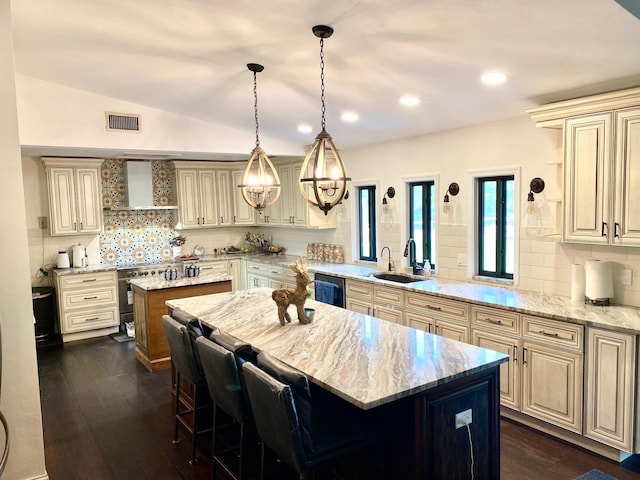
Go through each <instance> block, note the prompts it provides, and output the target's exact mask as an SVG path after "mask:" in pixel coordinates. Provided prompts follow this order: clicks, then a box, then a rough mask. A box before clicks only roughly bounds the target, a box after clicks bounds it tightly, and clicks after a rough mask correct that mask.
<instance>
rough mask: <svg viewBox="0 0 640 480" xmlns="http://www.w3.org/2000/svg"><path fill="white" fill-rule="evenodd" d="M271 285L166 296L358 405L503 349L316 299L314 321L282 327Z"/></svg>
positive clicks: (460, 373) (481, 365)
mask: <svg viewBox="0 0 640 480" xmlns="http://www.w3.org/2000/svg"><path fill="white" fill-rule="evenodd" d="M272 291H273V290H272V289H270V288H255V289H251V290H240V291H237V292H233V293H218V294H214V295H203V296H199V297H190V298H183V299H179V300H168V301H167V302H166V304H167V305H168V306H169V307H172V308H181V309H182V310H184V311H186V312H188V313H190V314H192V315H195V316H197V317H198V318H199V319H200V320H201V321H202V322H204V323H206V324H208V325H210V326H215V327H217V328H219V329H221V330H223V331H224V332H226V333H228V334H230V335H233V336H235V337H237V338H239V339H242V340H243V341H245V342H248V343H250V344H251V345H252V346H253V347H254V348H256V349H258V350H261V351H266V352H269V353H270V354H272V355H273V356H275V357H276V358H278V359H280V360H282V361H284V362H285V363H287V364H289V365H290V366H292V367H294V368H297V369H298V370H300V371H302V372H304V373H305V374H306V375H307V376H308V377H309V379H310V380H311V381H313V382H314V383H316V384H318V385H320V386H322V387H323V388H325V389H327V390H329V391H331V392H333V393H335V394H336V395H338V396H340V397H342V398H343V399H345V400H347V401H349V402H351V403H353V404H354V405H357V406H359V407H360V408H363V409H370V408H373V407H376V406H379V405H382V404H385V403H388V402H391V401H393V400H396V399H399V398H403V397H407V396H409V395H412V394H415V393H418V392H421V391H425V390H428V389H429V388H432V387H435V386H437V385H440V384H443V383H447V382H450V381H453V380H455V379H457V378H462V377H465V376H469V375H472V374H474V373H478V372H481V371H484V370H487V369H488V368H492V367H496V366H498V365H499V364H501V363H503V362H505V361H507V360H508V356H507V355H503V354H501V353H497V352H494V351H492V350H487V349H484V348H480V347H476V346H473V345H468V344H466V343H461V342H457V341H455V340H450V339H447V338H444V337H439V336H437V335H433V334H430V333H427V332H424V331H421V330H415V329H413V328H408V327H404V326H402V325H397V324H394V323H391V322H387V321H385V320H380V319H378V318H375V317H371V316H369V315H363V314H360V313H356V312H351V311H349V310H345V309H342V308H338V307H334V306H332V305H327V304H324V303H320V302H316V301H315V300H307V302H306V303H305V307H310V308H314V309H315V311H316V312H315V318H314V321H313V322H312V323H310V324H306V325H303V324H301V323H299V322H298V321H297V314H296V310H295V307H293V306H291V307H289V310H288V311H289V314H290V315H291V316H292V319H293V320H292V322H291V323H288V324H286V325H285V326H284V327H282V326H280V322H279V321H278V311H277V306H276V304H275V302H274V301H273V300H272V298H271V292H272Z"/></svg>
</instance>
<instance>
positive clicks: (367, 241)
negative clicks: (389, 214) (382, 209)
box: [358, 185, 378, 262]
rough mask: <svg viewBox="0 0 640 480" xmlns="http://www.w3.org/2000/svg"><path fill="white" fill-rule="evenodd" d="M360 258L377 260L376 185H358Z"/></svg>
mask: <svg viewBox="0 0 640 480" xmlns="http://www.w3.org/2000/svg"><path fill="white" fill-rule="evenodd" d="M358 235H359V242H358V243H359V245H360V246H359V258H360V260H367V261H371V262H375V261H377V260H378V258H377V256H376V252H377V250H378V248H377V245H376V187H375V186H373V185H369V186H363V187H358Z"/></svg>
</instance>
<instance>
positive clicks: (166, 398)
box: [38, 337, 640, 480]
mask: <svg viewBox="0 0 640 480" xmlns="http://www.w3.org/2000/svg"><path fill="white" fill-rule="evenodd" d="M134 348H135V344H134V342H129V343H122V344H121V343H117V342H115V341H114V340H112V339H111V338H109V337H104V338H100V339H93V340H84V341H80V342H74V343H71V344H66V345H64V346H59V347H49V348H45V349H39V350H38V365H39V375H40V392H41V399H42V417H43V427H44V442H45V457H46V466H47V472H48V474H49V478H50V479H51V480H75V479H83V480H84V479H91V480H138V479H139V480H147V479H148V480H151V479H153V480H162V479H186V480H201V479H209V478H210V468H209V462H208V460H206V459H205V458H204V455H206V453H204V452H203V457H202V461H201V462H200V464H198V465H195V466H192V465H190V464H189V458H190V448H189V446H190V440H189V438H188V437H187V436H186V434H185V433H184V432H182V433H181V435H182V437H181V438H182V441H181V442H180V443H179V444H177V445H174V444H172V442H171V440H172V436H173V421H172V407H171V395H170V373H169V371H168V370H167V371H163V372H156V373H150V372H148V371H147V370H145V369H144V368H143V367H142V366H141V365H140V364H139V363H138V362H137V361H136V360H135V358H134ZM594 468H597V469H599V470H601V471H603V472H605V473H608V474H609V475H612V476H614V477H616V478H618V479H619V480H631V479H640V460H638V459H636V458H635V457H633V458H632V459H631V460H630V461H627V462H625V464H623V465H620V464H617V463H615V462H612V461H610V460H607V459H605V458H603V457H600V456H598V455H595V454H592V453H590V452H587V451H585V450H582V449H580V448H575V447H573V446H571V445H569V444H566V443H564V442H561V441H559V440H556V439H554V438H552V437H549V436H547V435H544V434H540V433H538V432H536V431H533V430H530V429H528V428H525V427H522V426H520V425H518V424H516V423H512V422H509V421H506V420H503V421H502V422H501V478H502V479H503V480H528V479H531V480H542V479H544V480H565V479H567V480H568V479H574V478H576V477H577V476H579V475H581V474H583V473H585V472H587V471H589V470H591V469H594ZM277 478H278V479H280V478H282V477H281V476H280V475H278V476H277ZM394 480H396V479H394ZM398 480H399V479H398Z"/></svg>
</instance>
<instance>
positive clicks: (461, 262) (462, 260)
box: [458, 253, 467, 267]
mask: <svg viewBox="0 0 640 480" xmlns="http://www.w3.org/2000/svg"><path fill="white" fill-rule="evenodd" d="M458 266H459V267H466V266H467V254H466V253H459V254H458Z"/></svg>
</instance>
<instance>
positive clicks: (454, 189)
mask: <svg viewBox="0 0 640 480" xmlns="http://www.w3.org/2000/svg"><path fill="white" fill-rule="evenodd" d="M458 193H460V185H458V184H457V183H455V182H453V183H450V184H449V188H447V191H446V193H445V194H444V200H443V201H444V205H443V206H442V213H451V206H450V205H449V194H451V196H452V197H455V196H456V195H458Z"/></svg>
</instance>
